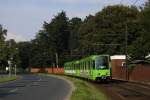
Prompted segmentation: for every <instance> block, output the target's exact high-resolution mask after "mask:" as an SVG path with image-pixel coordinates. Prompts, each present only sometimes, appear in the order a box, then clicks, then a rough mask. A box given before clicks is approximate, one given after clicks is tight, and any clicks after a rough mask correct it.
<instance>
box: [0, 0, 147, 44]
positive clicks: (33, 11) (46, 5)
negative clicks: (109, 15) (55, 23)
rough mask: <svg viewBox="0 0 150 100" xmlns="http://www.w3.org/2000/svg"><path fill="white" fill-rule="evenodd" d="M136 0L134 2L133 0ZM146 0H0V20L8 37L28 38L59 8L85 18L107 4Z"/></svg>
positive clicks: (71, 15) (59, 10)
mask: <svg viewBox="0 0 150 100" xmlns="http://www.w3.org/2000/svg"><path fill="white" fill-rule="evenodd" d="M136 1H137V2H136ZM145 1H147V0H0V24H2V25H3V28H5V29H7V30H8V33H7V39H15V40H16V41H17V42H19V41H30V40H31V39H34V38H35V35H36V33H37V32H38V31H39V30H40V29H41V28H42V25H43V22H44V21H47V22H50V21H51V18H53V17H54V16H55V15H57V13H58V12H61V11H62V10H63V11H66V14H67V17H69V18H72V17H80V18H82V19H83V18H85V17H86V16H88V15H89V14H92V15H94V14H95V13H96V12H98V11H100V10H101V9H102V8H104V7H105V6H107V5H114V4H120V3H121V4H125V5H131V4H136V5H137V6H139V5H143V4H144V2H145Z"/></svg>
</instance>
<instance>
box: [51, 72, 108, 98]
mask: <svg viewBox="0 0 150 100" xmlns="http://www.w3.org/2000/svg"><path fill="white" fill-rule="evenodd" d="M49 75H54V74H49ZM56 76H61V77H63V78H65V79H67V80H69V81H70V82H72V83H73V85H74V87H73V92H72V95H71V97H70V99H69V100H108V98H107V96H106V95H105V94H104V93H102V92H100V91H99V90H98V89H96V87H95V86H93V85H92V84H91V83H90V82H87V81H84V80H81V79H78V78H74V77H70V76H65V75H56Z"/></svg>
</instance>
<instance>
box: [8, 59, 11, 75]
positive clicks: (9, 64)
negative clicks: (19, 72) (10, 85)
mask: <svg viewBox="0 0 150 100" xmlns="http://www.w3.org/2000/svg"><path fill="white" fill-rule="evenodd" d="M8 66H9V68H8V70H9V77H10V76H11V61H10V60H8Z"/></svg>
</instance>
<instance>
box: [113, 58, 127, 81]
mask: <svg viewBox="0 0 150 100" xmlns="http://www.w3.org/2000/svg"><path fill="white" fill-rule="evenodd" d="M123 62H125V60H124V59H113V60H112V62H111V66H112V78H113V79H119V80H126V77H127V74H126V71H127V70H126V67H125V66H122V64H123Z"/></svg>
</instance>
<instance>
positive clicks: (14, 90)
mask: <svg viewBox="0 0 150 100" xmlns="http://www.w3.org/2000/svg"><path fill="white" fill-rule="evenodd" d="M17 90H18V89H17V88H15V89H13V90H10V91H9V92H10V93H13V92H16V91H17Z"/></svg>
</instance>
